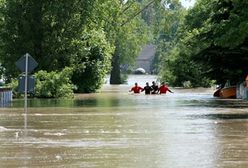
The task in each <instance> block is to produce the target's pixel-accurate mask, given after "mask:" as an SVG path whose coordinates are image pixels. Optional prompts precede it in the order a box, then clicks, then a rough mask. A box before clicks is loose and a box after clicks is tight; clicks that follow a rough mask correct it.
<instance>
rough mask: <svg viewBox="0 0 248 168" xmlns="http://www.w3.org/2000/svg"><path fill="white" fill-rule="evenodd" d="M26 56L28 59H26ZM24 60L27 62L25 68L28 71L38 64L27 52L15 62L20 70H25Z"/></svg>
mask: <svg viewBox="0 0 248 168" xmlns="http://www.w3.org/2000/svg"><path fill="white" fill-rule="evenodd" d="M26 58H27V59H28V60H27V61H26ZM26 62H28V69H27V70H28V72H29V73H30V72H32V71H33V70H34V69H35V68H36V67H37V66H38V63H37V62H36V61H35V59H34V58H33V57H32V56H31V55H29V54H28V53H27V54H25V55H24V56H22V57H21V58H20V59H19V60H18V61H17V62H16V63H15V64H16V66H17V67H18V68H19V69H20V70H21V71H22V72H26Z"/></svg>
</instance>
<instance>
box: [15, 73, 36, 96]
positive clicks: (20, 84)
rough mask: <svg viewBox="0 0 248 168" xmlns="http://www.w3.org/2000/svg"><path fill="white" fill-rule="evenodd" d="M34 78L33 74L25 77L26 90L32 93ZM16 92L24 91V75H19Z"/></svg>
mask: <svg viewBox="0 0 248 168" xmlns="http://www.w3.org/2000/svg"><path fill="white" fill-rule="evenodd" d="M34 87H35V79H34V77H33V76H28V77H27V92H28V93H34ZM18 92H21V93H24V92H25V76H21V77H20V78H19V80H18Z"/></svg>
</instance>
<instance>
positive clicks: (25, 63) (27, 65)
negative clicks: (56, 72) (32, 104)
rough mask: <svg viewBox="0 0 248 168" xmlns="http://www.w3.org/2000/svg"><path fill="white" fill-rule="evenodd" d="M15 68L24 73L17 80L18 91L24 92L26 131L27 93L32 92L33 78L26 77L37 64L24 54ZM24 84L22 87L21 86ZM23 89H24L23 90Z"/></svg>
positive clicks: (25, 123)
mask: <svg viewBox="0 0 248 168" xmlns="http://www.w3.org/2000/svg"><path fill="white" fill-rule="evenodd" d="M16 66H17V68H19V69H20V70H21V71H22V72H24V73H25V76H24V77H22V78H21V79H20V80H19V91H20V92H23V91H24V111H25V121H24V128H25V130H26V129H27V112H28V103H27V99H28V92H30V91H33V90H34V78H33V77H30V76H28V73H31V72H32V71H33V70H34V69H35V68H36V67H37V66H38V63H37V62H36V61H35V60H34V58H33V57H31V55H29V54H28V53H26V54H25V55H24V56H22V57H21V58H20V59H19V60H18V61H17V62H16ZM23 83H24V86H23ZM23 88H24V89H23Z"/></svg>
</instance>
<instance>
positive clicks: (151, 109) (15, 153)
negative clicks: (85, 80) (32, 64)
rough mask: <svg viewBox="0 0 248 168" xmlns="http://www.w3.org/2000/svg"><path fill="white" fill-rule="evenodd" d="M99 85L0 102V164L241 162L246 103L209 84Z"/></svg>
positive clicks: (92, 167) (207, 167)
mask: <svg viewBox="0 0 248 168" xmlns="http://www.w3.org/2000/svg"><path fill="white" fill-rule="evenodd" d="M152 80H155V78H154V76H145V77H144V76H143V77H142V76H138V77H137V76H131V77H130V79H129V81H128V82H129V83H128V85H120V86H110V85H108V84H106V85H104V87H103V89H102V90H101V91H100V92H99V93H95V94H87V95H76V98H75V99H74V100H47V99H46V100H45V99H34V100H29V106H30V108H29V111H28V118H27V120H28V127H27V130H24V115H23V101H22V100H14V102H13V103H12V105H10V106H9V107H1V108H0V167H83V168H167V167H168V168H199V167H201V168H215V167H218V168H229V167H230V168H232V167H235V168H247V167H248V157H247V156H248V103H247V102H246V101H242V100H222V99H215V98H213V97H212V93H213V90H212V89H173V88H172V90H173V91H174V92H175V93H174V94H170V93H168V94H167V95H148V96H147V95H144V94H143V93H142V94H139V95H134V94H131V93H129V92H128V90H129V89H130V87H131V86H132V84H133V83H134V82H136V81H137V82H139V83H140V84H141V85H144V83H145V82H146V81H148V82H151V81H152Z"/></svg>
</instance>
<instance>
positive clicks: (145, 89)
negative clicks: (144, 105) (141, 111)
mask: <svg viewBox="0 0 248 168" xmlns="http://www.w3.org/2000/svg"><path fill="white" fill-rule="evenodd" d="M143 91H145V94H146V95H149V94H151V91H152V88H151V86H149V83H148V82H146V86H145V87H144V88H143V90H142V92H143Z"/></svg>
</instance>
